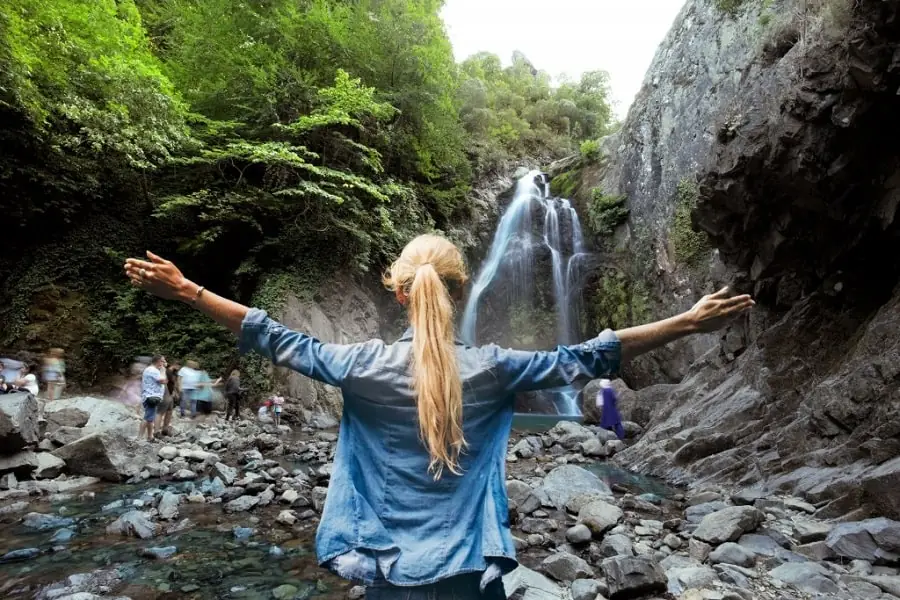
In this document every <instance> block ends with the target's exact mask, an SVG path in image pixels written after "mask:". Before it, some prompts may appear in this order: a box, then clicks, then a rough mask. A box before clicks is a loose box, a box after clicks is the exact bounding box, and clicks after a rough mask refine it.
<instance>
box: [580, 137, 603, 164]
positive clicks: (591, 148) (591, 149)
mask: <svg viewBox="0 0 900 600" xmlns="http://www.w3.org/2000/svg"><path fill="white" fill-rule="evenodd" d="M579 151H580V152H581V158H583V159H584V160H586V161H588V162H596V161H597V159H599V158H600V142H599V140H585V141H583V142H581V146H580V147H579Z"/></svg>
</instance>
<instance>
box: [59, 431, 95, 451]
mask: <svg viewBox="0 0 900 600" xmlns="http://www.w3.org/2000/svg"><path fill="white" fill-rule="evenodd" d="M90 433H91V432H90V431H88V430H86V429H82V428H81V427H60V428H59V429H57V430H56V431H53V432H51V433H50V441H51V442H52V443H53V444H54V449H55V446H65V445H66V444H71V443H72V442H74V441H76V440H80V439H81V438H83V437H84V436H86V435H90Z"/></svg>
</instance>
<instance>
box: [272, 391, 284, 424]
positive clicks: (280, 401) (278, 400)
mask: <svg viewBox="0 0 900 600" xmlns="http://www.w3.org/2000/svg"><path fill="white" fill-rule="evenodd" d="M272 404H273V405H274V407H275V427H278V426H279V425H281V410H282V407H283V406H284V398H283V397H281V396H273V397H272Z"/></svg>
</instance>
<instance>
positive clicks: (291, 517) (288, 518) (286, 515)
mask: <svg viewBox="0 0 900 600" xmlns="http://www.w3.org/2000/svg"><path fill="white" fill-rule="evenodd" d="M275 520H276V521H278V522H279V523H281V524H282V525H288V526H290V525H293V524H294V523H296V522H297V515H296V514H294V511H292V510H283V511H281V512H280V513H278V516H277V517H275Z"/></svg>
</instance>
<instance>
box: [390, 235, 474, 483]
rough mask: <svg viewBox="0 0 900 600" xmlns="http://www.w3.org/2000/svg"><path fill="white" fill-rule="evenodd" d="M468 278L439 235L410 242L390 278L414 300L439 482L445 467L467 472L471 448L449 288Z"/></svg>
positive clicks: (419, 383)
mask: <svg viewBox="0 0 900 600" xmlns="http://www.w3.org/2000/svg"><path fill="white" fill-rule="evenodd" d="M467 278H468V277H467V275H466V267H465V263H464V261H463V257H462V253H461V252H460V251H459V249H458V248H457V247H456V246H454V245H453V243H452V242H450V241H448V240H447V239H445V238H442V237H440V236H437V235H420V236H419V237H417V238H416V239H414V240H413V241H411V242H410V243H408V244H407V245H406V247H405V248H404V249H403V252H402V253H401V254H400V258H398V259H397V260H396V261H395V262H394V264H392V265H391V268H390V269H389V270H388V272H387V273H386V274H385V276H384V285H385V286H387V288H388V289H390V290H393V291H400V292H401V293H402V294H403V295H405V296H406V297H407V298H408V299H409V323H410V325H412V328H413V342H412V345H413V353H412V376H413V388H414V390H415V393H416V397H417V405H418V414H419V435H420V436H421V438H422V441H423V443H424V444H425V447H426V448H427V449H428V454H429V455H430V456H431V462H430V464H429V466H428V471H429V472H430V473H433V474H434V478H435V479H439V478H440V477H441V474H442V472H443V470H444V467H446V468H447V469H449V470H450V472H452V473H455V474H457V475H458V474H460V473H461V471H460V468H459V454H460V452H462V450H463V449H464V448H465V446H466V440H465V438H464V436H463V428H462V416H463V415H462V413H463V406H462V381H461V380H460V375H459V365H458V364H457V361H456V348H455V342H454V331H453V312H454V305H453V298H452V297H451V295H450V290H449V289H448V285H451V286H458V287H459V288H460V289H461V288H462V286H463V285H464V284H465V282H466V280H467Z"/></svg>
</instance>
